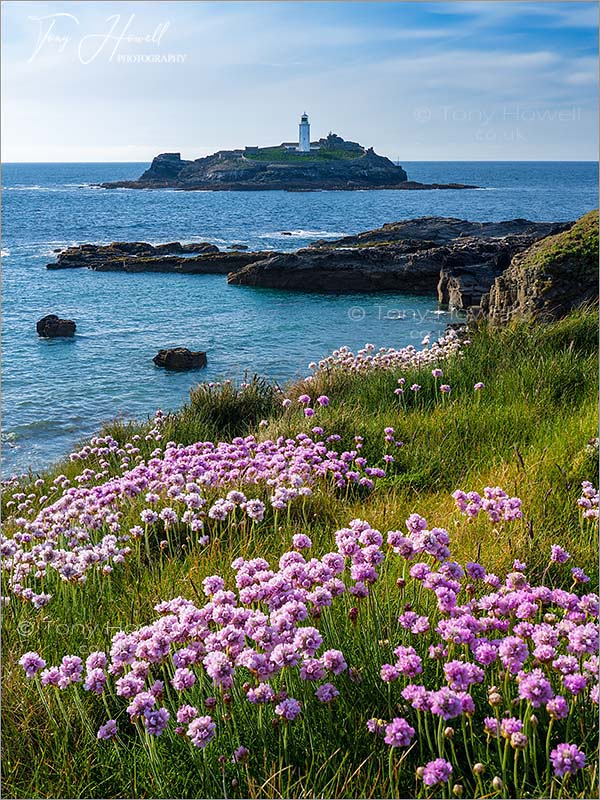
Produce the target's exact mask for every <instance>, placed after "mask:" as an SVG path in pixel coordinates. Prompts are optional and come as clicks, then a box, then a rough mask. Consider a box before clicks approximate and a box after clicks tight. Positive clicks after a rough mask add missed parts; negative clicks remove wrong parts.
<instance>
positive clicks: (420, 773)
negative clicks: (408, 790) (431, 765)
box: [417, 767, 425, 778]
mask: <svg viewBox="0 0 600 800" xmlns="http://www.w3.org/2000/svg"><path fill="white" fill-rule="evenodd" d="M424 772H425V767H417V778H422V777H423V773H424Z"/></svg>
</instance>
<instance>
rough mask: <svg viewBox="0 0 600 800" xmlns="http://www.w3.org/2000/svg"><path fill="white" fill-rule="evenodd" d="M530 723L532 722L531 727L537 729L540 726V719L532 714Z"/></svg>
mask: <svg viewBox="0 0 600 800" xmlns="http://www.w3.org/2000/svg"><path fill="white" fill-rule="evenodd" d="M529 722H531V727H532V728H537V726H538V725H539V723H540V721H539V719H538V718H537V717H536V715H535V714H532V715H531V716H530V717H529Z"/></svg>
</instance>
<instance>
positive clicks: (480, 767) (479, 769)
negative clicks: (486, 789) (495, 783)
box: [473, 761, 485, 775]
mask: <svg viewBox="0 0 600 800" xmlns="http://www.w3.org/2000/svg"><path fill="white" fill-rule="evenodd" d="M473 772H474V773H475V775H483V773H484V772H485V764H482V763H481V762H480V761H478V762H477V764H473Z"/></svg>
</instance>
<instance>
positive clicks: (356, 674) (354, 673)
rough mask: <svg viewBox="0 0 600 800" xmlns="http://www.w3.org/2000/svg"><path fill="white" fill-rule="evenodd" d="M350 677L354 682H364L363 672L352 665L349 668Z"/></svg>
mask: <svg viewBox="0 0 600 800" xmlns="http://www.w3.org/2000/svg"><path fill="white" fill-rule="evenodd" d="M348 677H349V678H350V680H351V681H352V683H362V673H361V671H360V670H359V669H357V668H356V667H350V669H349V670H348Z"/></svg>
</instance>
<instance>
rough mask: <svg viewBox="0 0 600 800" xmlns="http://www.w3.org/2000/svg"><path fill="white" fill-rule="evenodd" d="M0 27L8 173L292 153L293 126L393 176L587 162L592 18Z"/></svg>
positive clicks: (60, 5) (184, 9) (37, 13)
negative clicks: (285, 146) (361, 148)
mask: <svg viewBox="0 0 600 800" xmlns="http://www.w3.org/2000/svg"><path fill="white" fill-rule="evenodd" d="M2 17H3V19H2V23H3V24H2V50H3V64H2V99H3V103H2V156H3V158H4V160H5V161H148V160H150V159H151V158H152V157H153V156H154V155H155V154H156V153H158V152H164V151H172V150H175V151H181V153H182V156H183V157H184V158H197V157H199V156H202V155H206V154H208V153H211V152H214V151H215V150H217V149H221V148H232V147H239V146H243V145H247V144H250V145H254V144H258V145H268V144H273V143H279V142H281V141H284V140H285V141H291V140H293V139H294V138H295V137H296V136H297V130H298V129H297V124H298V118H299V116H300V114H301V113H302V111H304V110H306V111H307V112H308V113H309V115H310V119H311V123H312V136H313V139H314V138H318V137H320V136H324V135H326V134H327V133H328V132H329V131H330V130H333V131H335V132H336V133H339V134H340V135H342V136H344V137H345V138H347V139H353V140H355V141H359V142H361V144H364V145H367V146H373V147H374V148H375V150H376V151H377V152H379V153H382V154H384V155H388V156H390V157H391V158H400V160H404V161H414V160H454V159H456V160H488V159H489V160H519V159H523V160H546V159H548V160H552V159H557V160H563V159H566V160H569V159H573V160H584V159H590V160H595V159H596V158H597V139H598V130H597V58H598V51H597V25H598V9H597V5H596V3H593V2H592V3H583V2H530V3H520V2H516V1H515V0H505V1H504V2H488V0H485V2H451V3H446V2H442V3H410V2H406V3H402V2H400V3H361V2H357V3H350V2H337V3H329V2H302V3H297V2H281V3H272V2H259V3H255V2H219V3H210V2H206V3H204V2H181V3H180V2H93V1H92V2H89V1H88V2H44V3H41V2H4V3H3V4H2ZM107 36H112V37H113V38H107ZM121 36H123V38H122V39H119V37H121Z"/></svg>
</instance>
